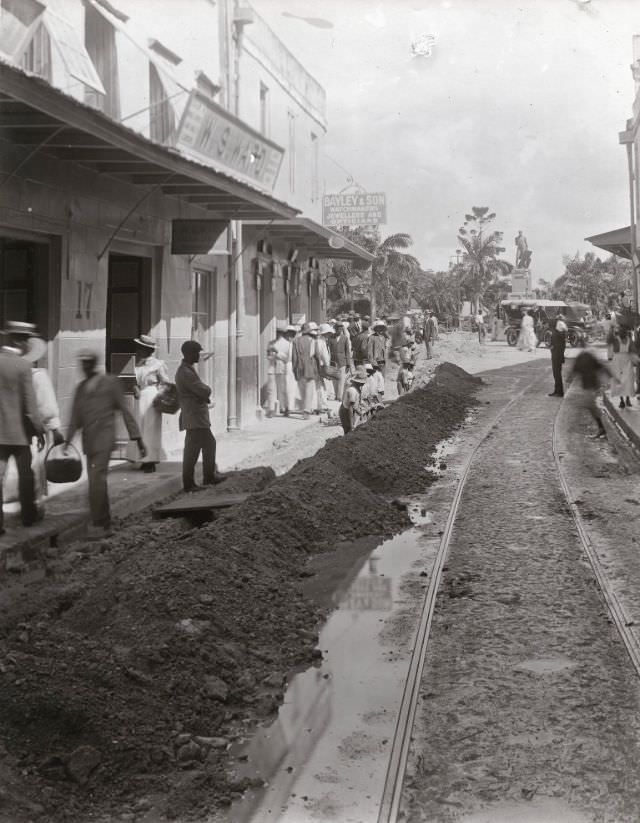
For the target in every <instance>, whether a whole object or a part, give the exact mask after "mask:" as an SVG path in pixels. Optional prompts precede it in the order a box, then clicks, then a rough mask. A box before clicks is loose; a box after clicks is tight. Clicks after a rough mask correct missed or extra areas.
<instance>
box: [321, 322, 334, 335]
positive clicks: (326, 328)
mask: <svg viewBox="0 0 640 823" xmlns="http://www.w3.org/2000/svg"><path fill="white" fill-rule="evenodd" d="M334 331H335V329H334V328H333V326H332V325H330V324H329V323H320V327H319V328H318V334H333V333H334Z"/></svg>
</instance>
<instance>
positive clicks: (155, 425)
mask: <svg viewBox="0 0 640 823" xmlns="http://www.w3.org/2000/svg"><path fill="white" fill-rule="evenodd" d="M133 342H134V343H135V344H136V363H135V374H136V385H135V388H134V390H133V391H134V395H135V397H136V400H137V404H136V405H137V412H138V423H139V424H140V433H141V435H142V439H143V443H144V444H145V446H146V447H147V453H146V455H145V457H144V460H143V462H142V464H141V466H140V468H141V469H142V471H144V472H154V471H155V470H156V464H157V463H159V462H160V461H161V460H164V459H165V457H166V455H165V453H164V450H163V448H162V412H161V411H159V410H158V409H157V408H156V407H155V406H154V405H153V401H154V400H155V398H156V395H157V394H158V390H159V389H160V387H161V386H162V385H163V383H169V382H170V380H169V373H168V372H167V366H166V364H165V362H164V360H160V359H158V358H157V357H156V356H155V354H154V352H155V350H156V346H157V343H156V341H155V340H154V339H153V337H149V335H147V334H141V335H140V337H136V338H135V339H134V341H133ZM133 446H134V447H136V444H135V443H134V444H133ZM127 457H128V458H129V459H131V460H134V461H136V460H138V456H137V447H136V448H134V449H132V450H131V451H129V449H127Z"/></svg>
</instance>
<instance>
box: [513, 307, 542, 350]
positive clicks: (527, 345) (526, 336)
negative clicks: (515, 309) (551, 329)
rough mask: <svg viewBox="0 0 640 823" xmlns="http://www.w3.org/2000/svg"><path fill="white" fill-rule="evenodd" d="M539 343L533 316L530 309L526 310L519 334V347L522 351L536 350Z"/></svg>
mask: <svg viewBox="0 0 640 823" xmlns="http://www.w3.org/2000/svg"><path fill="white" fill-rule="evenodd" d="M537 345H538V339H537V338H536V333H535V331H534V322H533V317H532V316H531V313H530V312H529V311H525V312H524V314H523V315H522V323H521V324H520V335H519V336H518V348H519V349H520V351H524V350H525V349H526V350H527V351H535V349H536V346H537Z"/></svg>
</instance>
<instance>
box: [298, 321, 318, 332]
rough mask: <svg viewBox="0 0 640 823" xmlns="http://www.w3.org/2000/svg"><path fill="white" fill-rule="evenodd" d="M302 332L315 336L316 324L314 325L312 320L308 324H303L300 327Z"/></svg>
mask: <svg viewBox="0 0 640 823" xmlns="http://www.w3.org/2000/svg"><path fill="white" fill-rule="evenodd" d="M302 331H303V333H304V332H314V333H315V334H317V333H318V324H317V323H314V322H313V320H310V321H309V322H308V323H305V324H304V326H303V327H302Z"/></svg>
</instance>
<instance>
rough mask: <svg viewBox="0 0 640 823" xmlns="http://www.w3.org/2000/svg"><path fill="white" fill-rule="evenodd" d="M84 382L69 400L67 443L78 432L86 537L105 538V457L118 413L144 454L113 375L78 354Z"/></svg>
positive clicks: (86, 353) (94, 359) (107, 515)
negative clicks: (83, 456) (88, 518)
mask: <svg viewBox="0 0 640 823" xmlns="http://www.w3.org/2000/svg"><path fill="white" fill-rule="evenodd" d="M78 359H79V361H80V365H81V367H82V371H83V373H84V380H83V381H82V382H81V383H80V384H79V385H78V388H77V389H76V392H75V395H74V397H73V405H72V408H71V421H70V423H69V429H68V431H67V439H66V442H67V444H68V443H70V442H71V439H72V438H73V435H74V434H75V433H76V432H77V431H78V430H79V429H82V450H83V451H84V453H85V454H86V455H87V474H88V479H89V509H90V511H91V522H92V528H91V529H90V530H89V535H90V537H109V536H110V535H111V534H112V531H111V511H110V508H109V491H108V488H107V472H108V469H109V458H110V457H111V452H112V451H113V448H114V446H115V443H116V421H115V414H116V412H120V413H121V414H122V418H123V420H124V424H125V426H126V427H127V431H128V433H129V437H130V438H131V440H135V441H137V443H138V448H139V449H140V456H141V457H144V456H145V455H146V453H147V450H146V447H145V445H144V443H143V442H142V437H141V435H140V429H139V428H138V424H137V422H136V420H135V418H134V416H133V415H132V414H131V412H130V411H129V409H128V408H127V405H126V403H125V399H124V392H123V391H122V386H121V385H120V380H119V379H118V378H117V377H116V376H115V375H113V374H104V372H99V371H98V355H97V354H96V353H95V352H92V351H82V352H80V354H79V355H78Z"/></svg>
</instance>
